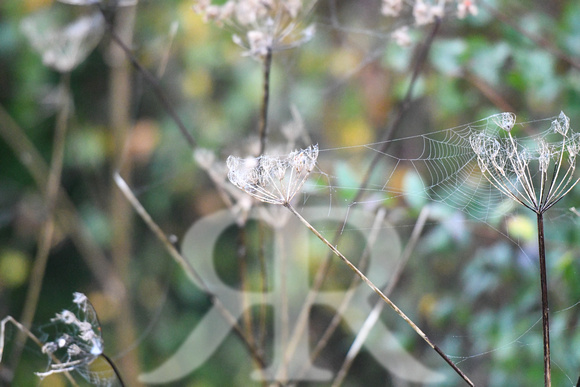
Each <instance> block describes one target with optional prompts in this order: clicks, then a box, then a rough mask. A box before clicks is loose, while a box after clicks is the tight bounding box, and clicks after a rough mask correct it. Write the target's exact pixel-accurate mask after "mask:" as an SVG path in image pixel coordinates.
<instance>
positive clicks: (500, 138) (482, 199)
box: [320, 113, 578, 223]
mask: <svg viewBox="0 0 580 387" xmlns="http://www.w3.org/2000/svg"><path fill="white" fill-rule="evenodd" d="M505 117H508V113H502V114H499V115H494V116H490V117H488V118H485V119H482V120H480V121H476V122H473V123H470V124H466V125H462V126H459V127H455V128H450V129H444V130H440V131H436V132H432V133H428V134H421V135H417V136H410V137H405V138H400V139H396V140H392V141H391V143H390V144H388V145H389V146H388V149H389V150H387V151H386V152H383V151H381V150H380V149H381V147H383V146H384V145H385V144H384V143H372V144H367V145H361V146H357V147H351V148H366V149H369V150H371V151H373V152H379V153H381V154H382V156H383V160H384V161H385V163H386V164H387V167H386V171H384V172H383V174H382V176H375V178H374V179H373V180H372V183H373V185H371V186H369V188H368V189H367V199H363V200H361V203H363V202H364V203H368V202H372V201H388V200H391V199H395V198H400V197H409V196H416V197H420V198H423V199H425V200H427V201H432V202H440V203H444V204H446V205H448V206H449V207H452V208H454V209H457V210H460V211H463V212H465V213H466V214H468V215H469V216H470V217H472V218H474V219H476V220H478V221H481V222H485V223H490V222H492V221H493V220H494V218H497V217H498V216H501V215H503V214H505V213H506V212H507V211H509V210H510V209H511V208H513V207H514V206H515V203H514V202H512V201H511V199H510V198H509V197H508V196H506V195H504V194H503V193H502V192H501V191H499V190H498V189H497V188H496V187H495V186H494V185H493V184H490V180H488V178H486V177H485V175H484V174H482V170H481V165H480V162H478V155H477V154H476V152H475V151H474V148H473V142H474V141H476V140H478V139H480V138H482V136H483V137H485V138H487V139H491V140H494V141H497V144H498V145H499V144H500V143H502V142H505V141H506V140H507V137H506V136H504V132H505V131H504V130H503V129H502V126H501V125H503V123H502V122H501V120H502V119H505ZM509 117H511V116H509ZM557 119H558V117H552V118H546V119H542V120H538V121H534V122H526V123H515V128H514V132H518V131H519V130H520V129H522V128H523V129H524V130H529V129H530V127H531V126H546V128H544V129H543V130H542V131H541V132H539V133H537V134H530V135H528V134H524V135H523V136H522V134H523V133H521V132H520V133H519V134H517V135H515V136H514V141H515V145H516V146H517V147H521V148H527V149H529V150H527V149H526V152H527V157H528V162H532V163H534V162H535V163H539V162H540V161H539V160H540V158H541V149H540V147H541V146H544V147H547V148H549V149H550V150H551V151H550V155H551V157H552V158H555V157H556V156H557V154H559V153H557V151H558V150H559V149H560V150H562V149H563V152H564V154H565V155H566V156H565V157H564V160H563V161H564V162H565V163H569V161H568V158H569V156H573V157H575V155H572V153H574V152H577V150H575V149H576V148H577V144H576V142H577V139H578V136H577V135H576V134H570V135H569V136H568V139H566V140H565V141H564V142H563V141H562V139H561V137H560V139H554V135H555V133H556V132H555V130H554V129H553V127H552V126H550V122H552V121H554V120H557ZM512 125H513V123H512ZM341 149H345V148H341ZM393 149H394V150H393ZM334 150H339V149H334ZM328 151H331V152H332V151H333V149H328V150H324V149H321V150H320V152H321V158H324V153H326V152H328ZM397 151H402V152H404V153H406V154H408V153H409V152H411V153H414V155H411V157H401V156H399V155H397ZM489 151H490V152H492V151H493V150H489ZM571 152H572V153H571ZM554 161H556V162H557V161H558V160H554ZM504 162H505V161H504ZM570 172H571V173H573V172H574V171H573V170H572V171H570ZM506 173H507V174H508V177H507V178H508V179H510V180H512V181H513V182H517V176H516V174H515V172H514V170H513V167H510V166H509V165H508V166H506ZM563 173H564V169H563V170H562V174H563ZM375 175H376V174H375ZM405 177H411V178H414V179H415V184H414V185H410V184H405V181H409V180H405ZM569 177H570V175H569V174H568V175H567V176H566V179H568V178H569ZM532 178H537V176H532ZM573 181H575V180H574V179H572V181H571V182H573ZM417 182H420V184H417ZM563 184H564V183H563ZM342 188H350V187H342ZM334 189H340V182H338V183H337V185H336V186H335V187H334ZM369 194H370V198H369ZM377 194H378V195H377ZM377 196H379V198H377ZM356 204H357V203H352V205H356Z"/></svg>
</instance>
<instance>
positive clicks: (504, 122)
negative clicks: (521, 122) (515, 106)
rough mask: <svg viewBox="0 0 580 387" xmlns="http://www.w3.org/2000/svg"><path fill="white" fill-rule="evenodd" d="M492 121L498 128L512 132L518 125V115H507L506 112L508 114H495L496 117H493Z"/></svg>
mask: <svg viewBox="0 0 580 387" xmlns="http://www.w3.org/2000/svg"><path fill="white" fill-rule="evenodd" d="M491 119H492V121H493V122H494V123H495V124H496V125H497V126H499V127H500V128H502V129H503V130H505V131H506V132H509V131H510V130H512V128H513V127H514V125H515V123H516V115H515V114H514V113H507V112H506V113H499V114H495V115H493V116H491Z"/></svg>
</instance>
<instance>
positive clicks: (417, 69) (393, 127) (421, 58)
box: [300, 2, 441, 316]
mask: <svg viewBox="0 0 580 387" xmlns="http://www.w3.org/2000/svg"><path fill="white" fill-rule="evenodd" d="M331 5H333V6H334V2H331ZM440 24H441V21H440V20H439V19H437V20H436V22H435V25H434V26H433V29H432V30H431V33H430V34H429V36H428V38H427V40H426V41H425V42H424V43H423V45H422V46H421V47H420V48H419V50H418V54H417V56H416V57H417V59H416V61H415V65H414V68H413V73H412V76H411V81H410V83H409V87H408V89H407V93H406V95H405V98H404V100H403V102H402V103H401V105H400V107H399V110H398V111H397V114H396V117H395V119H394V120H393V121H392V122H391V123H390V124H389V125H388V127H387V128H386V130H385V132H384V134H383V136H382V139H381V141H383V145H382V147H381V149H380V151H379V152H377V153H376V155H375V157H374V158H373V159H372V160H371V163H370V165H369V167H368V169H367V170H366V172H365V175H364V177H363V180H362V183H361V185H360V186H359V188H358V190H357V193H356V195H355V197H354V199H353V200H352V203H356V202H357V201H359V200H360V198H361V197H362V195H363V194H364V192H365V189H366V187H367V186H368V184H369V181H370V178H371V175H372V173H373V171H374V170H375V167H376V165H377V164H378V162H379V160H380V158H381V155H382V153H384V152H385V151H386V150H387V147H388V145H389V144H390V142H389V140H391V139H392V138H393V136H394V134H395V133H396V131H397V129H398V128H399V125H400V124H401V122H402V119H403V117H404V115H405V113H406V112H407V110H408V109H409V107H410V106H411V98H412V96H413V91H414V90H415V85H416V83H417V79H418V78H419V74H420V73H421V71H422V69H423V64H424V63H425V61H426V59H427V55H428V54H429V50H430V48H431V46H432V43H433V41H434V40H435V36H436V35H437V32H438V31H439V26H440ZM345 225H346V219H345V224H343V227H341V228H340V229H339V230H337V232H336V234H335V235H334V238H333V241H334V244H335V245H336V244H337V243H338V240H339V238H340V235H341V230H342V229H344V227H345ZM331 262H332V256H331V255H328V256H327V257H326V259H325V260H324V261H323V262H322V264H321V265H320V266H319V267H318V270H317V271H316V274H315V276H314V281H313V284H312V287H311V288H310V290H309V292H308V295H307V297H306V301H305V303H304V306H303V308H302V310H301V311H300V316H302V315H305V314H306V313H307V310H306V308H308V305H310V303H312V302H313V301H314V299H315V298H316V296H317V294H318V291H319V290H320V288H321V287H322V284H323V283H324V281H325V279H326V276H327V274H328V270H329V268H330V264H331Z"/></svg>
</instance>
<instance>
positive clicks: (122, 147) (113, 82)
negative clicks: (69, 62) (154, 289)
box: [108, 6, 143, 387]
mask: <svg viewBox="0 0 580 387" xmlns="http://www.w3.org/2000/svg"><path fill="white" fill-rule="evenodd" d="M135 13H136V7H134V6H132V7H122V8H116V9H115V18H114V21H113V22H112V23H111V28H115V34H116V36H118V37H119V40H120V41H122V42H124V43H125V44H126V45H130V44H131V41H132V40H133V29H134V25H135ZM108 52H109V61H108V64H109V69H110V77H109V92H108V93H109V123H110V128H111V132H112V136H113V139H114V141H115V146H114V149H113V152H114V154H113V160H114V168H118V169H119V171H120V173H122V174H123V175H124V176H130V175H131V170H132V160H130V159H128V160H124V159H125V157H124V156H125V153H126V145H127V138H128V134H129V129H130V127H131V116H130V110H131V73H132V71H131V67H130V65H129V62H128V60H127V58H126V55H125V53H124V52H123V50H122V49H121V48H120V47H119V45H118V44H109V47H108ZM123 161H125V162H123ZM108 189H109V191H110V192H109V198H110V207H109V213H110V217H111V219H112V222H111V230H112V240H111V258H112V260H111V261H112V262H113V264H114V266H115V270H116V272H117V274H118V276H119V277H120V278H121V280H122V281H123V282H124V283H127V282H130V281H129V278H130V277H131V273H130V269H129V264H130V262H131V255H132V250H133V249H132V238H131V237H132V228H133V227H132V226H133V222H132V211H131V206H130V205H129V203H128V202H127V200H125V198H124V197H123V195H122V194H121V192H119V190H118V189H117V187H116V186H115V184H114V183H113V182H112V181H110V185H109V187H108ZM116 301H117V305H118V306H119V316H118V318H116V319H115V323H114V327H115V332H116V337H117V340H118V348H126V347H129V346H130V345H131V344H132V343H133V342H134V341H135V336H136V334H135V323H134V318H133V316H132V314H131V305H130V302H129V298H128V296H127V294H126V293H125V294H124V295H122V296H119V297H117V298H116ZM119 366H120V367H121V369H123V371H124V374H125V378H126V380H127V382H128V383H129V384H130V385H131V386H133V387H139V386H142V385H143V384H142V383H141V382H140V381H139V374H140V373H141V371H140V364H139V360H138V359H137V354H136V352H134V351H132V352H128V353H126V354H125V356H123V357H121V358H120V359H119Z"/></svg>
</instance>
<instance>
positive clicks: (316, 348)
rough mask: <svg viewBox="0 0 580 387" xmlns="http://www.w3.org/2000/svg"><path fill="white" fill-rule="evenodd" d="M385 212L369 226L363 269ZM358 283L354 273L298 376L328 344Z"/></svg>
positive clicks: (379, 213)
mask: <svg viewBox="0 0 580 387" xmlns="http://www.w3.org/2000/svg"><path fill="white" fill-rule="evenodd" d="M385 214H386V210H385V209H384V208H380V209H379V210H378V211H377V215H376V216H375V221H374V223H373V226H372V228H371V232H370V234H369V236H368V239H367V245H366V248H365V251H364V252H363V254H362V257H361V265H360V266H361V268H362V269H363V270H364V267H365V266H366V264H367V262H368V258H369V256H370V254H371V248H372V246H373V245H374V243H375V241H376V239H377V237H378V233H379V230H380V229H381V224H382V222H383V221H384V219H385ZM359 283H360V278H359V277H358V276H356V275H355V276H353V277H352V281H351V283H350V286H349V288H348V290H347V291H346V293H345V295H344V298H343V300H342V302H341V303H340V305H339V306H338V308H337V309H336V313H335V314H334V316H333V317H332V320H331V321H330V324H328V327H326V330H325V331H324V333H323V334H322V336H321V337H320V339H319V340H318V342H317V343H316V345H315V346H314V349H313V350H312V351H311V352H310V359H309V360H310V361H309V362H307V363H304V366H303V367H302V369H301V370H300V377H302V376H303V375H304V374H305V373H306V372H307V371H308V366H309V365H311V364H312V363H313V362H314V361H315V360H316V358H317V357H318V356H319V355H320V353H321V352H322V350H323V349H324V347H326V345H327V344H328V340H330V337H331V336H332V334H333V333H334V332H335V330H336V328H338V326H339V324H340V322H341V321H342V316H343V313H344V312H345V311H346V308H347V307H348V305H349V304H350V301H351V300H352V297H353V296H354V293H355V291H356V289H357V287H358V285H359ZM381 305H384V303H382V302H381ZM298 321H299V323H300V322H301V320H298ZM298 327H300V325H298ZM297 329H298V328H297ZM302 329H304V328H302ZM300 334H302V331H295V332H294V335H295V336H298V335H300Z"/></svg>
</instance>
